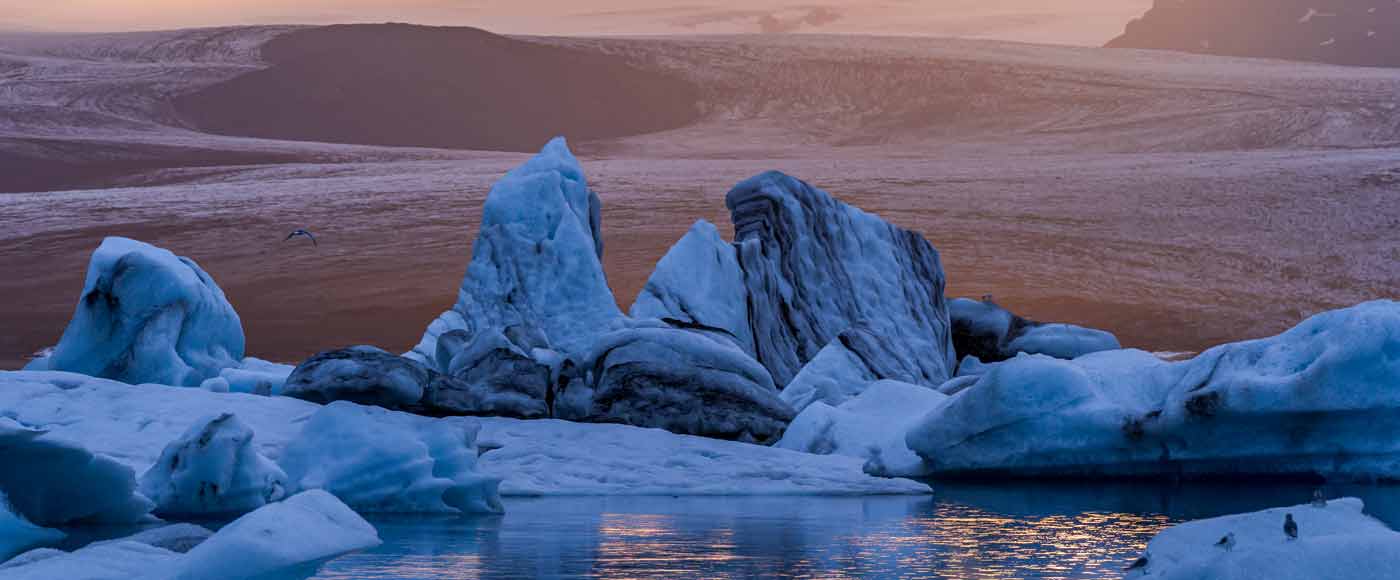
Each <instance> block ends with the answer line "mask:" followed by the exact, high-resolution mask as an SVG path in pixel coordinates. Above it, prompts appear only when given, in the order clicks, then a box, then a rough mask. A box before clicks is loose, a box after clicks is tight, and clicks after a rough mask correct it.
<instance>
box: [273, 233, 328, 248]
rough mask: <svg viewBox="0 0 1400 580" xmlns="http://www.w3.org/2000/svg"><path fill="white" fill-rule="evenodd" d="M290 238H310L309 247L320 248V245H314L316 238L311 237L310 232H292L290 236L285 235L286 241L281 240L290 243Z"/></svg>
mask: <svg viewBox="0 0 1400 580" xmlns="http://www.w3.org/2000/svg"><path fill="white" fill-rule="evenodd" d="M292 238H310V239H311V245H313V246H317V247H320V245H321V244H318V243H316V236H313V235H311V232H308V231H306V230H297V231H294V232H292V233H290V234H287V239H285V240H282V241H283V242H287V241H291V239H292Z"/></svg>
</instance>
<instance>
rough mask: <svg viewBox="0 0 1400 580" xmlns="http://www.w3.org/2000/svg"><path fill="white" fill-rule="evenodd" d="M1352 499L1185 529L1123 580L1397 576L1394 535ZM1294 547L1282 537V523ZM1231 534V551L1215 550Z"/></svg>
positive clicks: (1167, 534)
mask: <svg viewBox="0 0 1400 580" xmlns="http://www.w3.org/2000/svg"><path fill="white" fill-rule="evenodd" d="M1364 510H1365V505H1364V504H1363V503H1362V502H1361V500H1359V499H1356V498H1344V499H1335V500H1332V501H1329V502H1327V503H1326V505H1323V506H1315V505H1311V504H1305V505H1299V506H1294V507H1290V508H1274V509H1268V510H1263V511H1259V512H1254V513H1248V514H1240V515H1231V516H1224V517H1218V518H1211V519H1206V520H1198V521H1193V522H1188V523H1185V524H1181V525H1178V526H1174V527H1172V528H1169V529H1167V530H1166V531H1163V532H1162V533H1161V534H1158V535H1157V537H1155V538H1153V539H1152V541H1151V542H1149V543H1148V545H1147V551H1146V552H1144V554H1143V558H1144V560H1145V561H1144V564H1145V566H1143V567H1140V568H1139V569H1136V570H1132V571H1130V572H1129V573H1128V574H1127V577H1128V578H1162V579H1165V580H1250V579H1255V578H1268V579H1270V580H1293V579H1296V580H1356V579H1359V578H1390V577H1393V576H1394V575H1395V573H1396V571H1397V570H1400V533H1396V532H1395V531H1393V530H1391V529H1390V528H1388V527H1386V525H1385V524H1383V523H1381V522H1380V521H1378V520H1376V519H1374V518H1371V517H1370V516H1367V515H1366V514H1365V511H1364ZM1289 515H1291V516H1292V517H1293V518H1294V521H1295V522H1297V525H1298V539H1297V540H1289V539H1288V538H1287V537H1286V536H1285V535H1284V533H1283V523H1284V518H1285V516H1289ZM1230 534H1233V536H1231V537H1232V539H1233V540H1234V542H1233V546H1232V547H1230V548H1229V549H1225V548H1224V547H1220V546H1217V545H1216V544H1217V543H1219V542H1221V541H1222V539H1224V538H1226V537H1227V535H1230Z"/></svg>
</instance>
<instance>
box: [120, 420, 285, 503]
mask: <svg viewBox="0 0 1400 580" xmlns="http://www.w3.org/2000/svg"><path fill="white" fill-rule="evenodd" d="M286 479H287V475H286V474H285V473H283V472H282V470H281V469H279V468H278V467H277V464H275V463H273V462H272V461H271V460H269V459H267V458H266V457H263V456H262V455H261V454H260V453H258V450H257V448H256V447H255V446H254V445H253V430H252V429H251V428H249V427H248V426H247V425H245V424H244V423H243V422H242V421H239V420H238V417H237V416H236V415H234V414H233V413H220V414H218V415H213V416H209V417H205V418H203V419H200V420H198V421H196V422H195V423H194V425H193V426H191V427H190V429H189V430H188V431H186V432H185V434H184V435H182V436H181V437H180V438H179V439H176V440H174V441H171V442H170V444H169V445H167V446H166V447H165V450H164V451H162V452H161V454H160V459H159V460H158V461H156V464H155V465H153V466H151V469H149V470H147V471H146V473H145V475H142V476H141V494H142V495H144V496H146V497H147V498H149V499H150V500H151V501H154V502H155V503H156V509H155V512H156V514H157V515H159V516H161V517H167V518H168V517H208V516H215V515H242V514H244V513H247V512H250V511H253V510H255V509H258V508H260V507H262V506H264V505H267V504H269V503H272V502H275V501H279V500H281V499H282V498H284V497H286V492H287V484H286Z"/></svg>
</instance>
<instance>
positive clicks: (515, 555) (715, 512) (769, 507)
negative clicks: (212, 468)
mask: <svg viewBox="0 0 1400 580" xmlns="http://www.w3.org/2000/svg"><path fill="white" fill-rule="evenodd" d="M935 489H936V490H937V492H938V493H937V495H936V496H934V497H870V498H809V497H776V498H737V497H699V498H693V497H687V498H671V497H645V498H541V499H516V500H514V501H508V503H507V510H508V513H507V514H506V515H504V516H492V517H469V518H442V517H433V518H422V517H395V518H381V519H376V520H373V521H374V523H375V525H376V526H378V527H379V531H380V535H381V536H382V537H383V538H384V541H385V544H384V546H382V547H380V548H378V549H376V550H374V551H371V552H367V553H362V554H355V555H351V556H348V557H345V558H342V559H340V560H337V561H334V562H331V563H330V564H328V565H327V566H326V567H325V568H324V569H323V570H322V571H321V573H320V574H319V575H318V576H316V577H317V578H327V579H330V578H335V579H348V578H357V579H368V578H396V579H402V578H406V579H415V578H424V579H426V578H536V577H539V578H751V577H823V578H853V577H863V578H891V577H893V578H900V577H920V578H928V577H932V578H946V579H949V580H963V579H966V580H974V579H976V580H982V579H988V580H997V579H1011V578H1035V579H1056V578H1059V579H1079V578H1118V577H1120V576H1121V569H1122V567H1123V566H1125V565H1126V564H1127V563H1128V562H1131V561H1132V560H1133V559H1134V558H1136V557H1137V556H1138V554H1139V553H1140V552H1141V550H1142V548H1143V547H1144V546H1145V545H1146V544H1147V541H1148V540H1149V539H1151V538H1152V536H1154V535H1156V533H1157V532H1159V531H1161V530H1162V529H1163V528H1165V527H1167V526H1169V525H1171V524H1174V523H1177V522H1180V521H1184V520H1188V519H1198V518H1205V517H1213V516H1217V515H1223V514H1227V513H1238V512H1246V511H1254V510H1257V509H1262V508H1265V507H1275V506H1280V505H1290V504H1297V503H1305V502H1307V501H1308V500H1309V499H1310V498H1311V497H1312V490H1313V487H1312V486H1311V485H1306V484H1299V485H1269V486H1259V485H1253V484H1229V485H1225V484H1221V485H1182V486H1162V485H1148V484H1141V485H1133V484H1108V485H1105V484H1091V483H1073V484H1072V483H1063V484H1010V485H984V484H962V483H938V484H935ZM1328 494H1329V495H1330V496H1333V497H1336V496H1340V495H1359V496H1361V497H1362V498H1363V499H1365V500H1366V502H1367V505H1368V506H1369V509H1368V511H1370V513H1372V514H1373V515H1375V516H1377V517H1379V518H1381V519H1382V520H1384V521H1386V522H1387V523H1390V524H1391V525H1392V526H1394V525H1396V524H1397V523H1400V487H1355V488H1328Z"/></svg>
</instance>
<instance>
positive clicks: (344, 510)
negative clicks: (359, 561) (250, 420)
mask: <svg viewBox="0 0 1400 580" xmlns="http://www.w3.org/2000/svg"><path fill="white" fill-rule="evenodd" d="M380 543H381V542H380V540H379V533H378V532H376V531H375V529H374V526H372V525H370V523H369V522H367V521H365V520H364V518H362V517H360V516H359V514H356V513H355V512H354V511H353V510H351V509H350V508H349V507H347V506H346V505H345V504H344V503H341V501H340V500H338V499H336V497H335V496H333V495H331V494H329V493H326V492H324V491H319V490H312V491H304V492H302V493H299V494H297V495H295V496H292V497H291V498H288V499H287V500H285V501H281V502H278V503H272V504H268V505H266V506H264V507H262V508H259V509H258V510H257V511H254V512H252V513H250V514H248V515H245V516H243V517H241V518H238V519H237V520H234V522H233V523H231V524H229V525H227V526H225V527H224V528H223V529H221V530H219V533H217V534H214V535H213V536H212V537H210V538H209V539H208V540H205V541H204V542H203V543H201V544H199V545H198V546H195V548H194V549H192V550H190V551H189V553H187V554H185V555H184V556H182V557H178V558H175V559H174V560H173V561H172V562H171V565H170V568H169V570H168V571H164V572H163V573H162V574H161V577H163V578H169V579H170V580H195V579H198V578H208V577H209V575H210V571H212V570H217V571H218V576H219V577H220V578H249V579H251V578H266V577H268V575H269V574H272V573H275V572H283V573H285V571H288V570H298V569H300V570H305V569H308V568H310V567H313V566H315V565H317V564H320V563H323V562H325V561H327V560H330V559H332V558H335V557H337V556H341V555H343V554H347V553H350V552H354V551H356V550H363V549H366V548H373V547H375V546H378V545H379V544H380Z"/></svg>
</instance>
